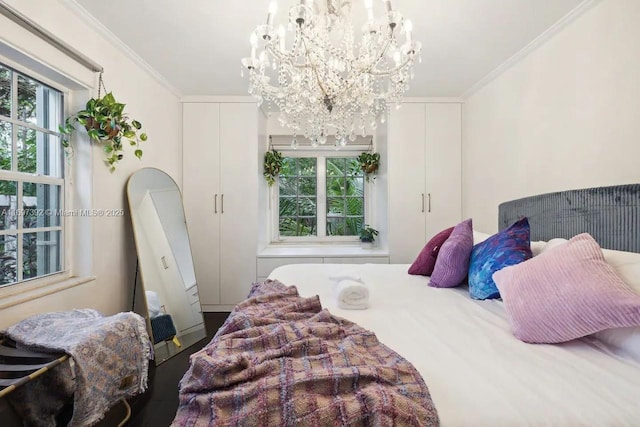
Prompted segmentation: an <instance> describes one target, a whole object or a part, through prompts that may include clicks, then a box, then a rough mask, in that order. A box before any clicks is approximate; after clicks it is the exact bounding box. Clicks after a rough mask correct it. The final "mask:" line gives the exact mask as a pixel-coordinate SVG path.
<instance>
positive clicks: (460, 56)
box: [76, 0, 583, 97]
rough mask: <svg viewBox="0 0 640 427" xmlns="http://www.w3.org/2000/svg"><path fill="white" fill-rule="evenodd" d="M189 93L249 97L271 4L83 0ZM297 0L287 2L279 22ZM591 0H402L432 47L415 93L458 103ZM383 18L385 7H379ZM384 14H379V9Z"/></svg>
mask: <svg viewBox="0 0 640 427" xmlns="http://www.w3.org/2000/svg"><path fill="white" fill-rule="evenodd" d="M76 2H77V3H78V4H79V5H80V6H81V7H83V8H84V9H85V10H86V11H87V12H89V13H90V14H91V15H93V16H94V17H95V18H96V19H98V20H99V21H100V22H101V23H102V24H104V26H106V27H107V28H108V29H109V30H110V31H111V32H113V34H115V35H116V36H117V37H118V38H119V39H120V40H122V41H123V42H124V43H125V44H126V45H128V46H129V47H130V48H131V49H132V50H133V51H134V52H136V53H137V54H138V55H139V56H140V57H141V58H142V59H143V60H144V61H146V62H147V63H148V64H149V65H151V67H153V68H154V69H155V70H157V71H158V72H159V73H160V74H161V75H162V76H163V77H164V78H165V79H166V80H167V81H168V82H169V83H171V84H172V85H173V86H175V87H176V88H178V89H179V90H180V91H181V92H182V94H183V95H247V87H248V81H247V77H246V76H245V78H242V77H241V76H240V69H241V67H240V59H241V58H242V57H246V56H248V55H249V50H250V46H249V35H250V34H251V32H252V31H253V30H254V29H255V27H256V26H257V25H259V24H262V23H264V22H265V20H266V15H267V9H268V6H269V2H270V0H109V1H104V0H76ZM297 2H298V1H296V0H278V9H279V12H278V14H277V15H276V20H275V23H276V24H278V23H280V22H282V21H281V20H283V19H284V17H285V12H284V11H286V10H287V9H288V6H289V5H292V4H295V3H297ZM582 2H583V0H392V4H393V7H394V9H395V10H398V11H400V12H401V13H402V14H403V15H404V16H405V17H406V18H409V19H411V20H412V21H413V24H414V39H415V40H418V41H420V42H421V43H422V46H423V50H422V63H421V64H417V63H416V66H415V67H416V68H415V74H416V76H415V79H414V80H413V82H412V85H411V89H410V91H409V93H408V95H409V96H415V97H423V96H424V97H427V96H429V97H457V96H461V95H462V94H463V93H464V92H466V91H467V90H469V89H470V88H471V87H472V86H473V85H474V84H475V83H477V82H478V81H480V80H481V79H482V78H483V77H485V76H486V75H487V74H488V73H490V72H491V71H492V70H494V69H496V68H497V67H499V66H500V65H501V64H503V63H504V62H505V61H507V60H508V59H509V58H511V57H512V56H513V55H514V54H516V53H517V52H518V51H520V50H521V49H522V48H523V47H524V46H526V45H527V44H528V43H530V42H531V41H532V40H534V39H535V38H536V37H538V36H539V35H541V34H542V33H544V32H545V30H547V29H548V28H549V27H551V26H552V25H553V24H554V23H556V22H558V21H559V20H561V19H562V18H563V17H564V16H565V15H567V14H568V13H569V12H571V11H572V10H573V9H574V8H576V7H577V6H578V5H580V3H582ZM374 4H375V7H376V8H377V9H376V10H378V11H381V10H382V8H383V3H382V1H381V0H375V1H374ZM376 15H379V13H378V12H376Z"/></svg>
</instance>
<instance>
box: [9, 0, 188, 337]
mask: <svg viewBox="0 0 640 427" xmlns="http://www.w3.org/2000/svg"><path fill="white" fill-rule="evenodd" d="M7 3H8V4H9V5H10V6H12V7H13V8H16V9H17V10H18V11H20V12H21V13H22V14H24V15H26V16H27V17H29V18H30V19H32V20H34V21H35V22H36V23H38V24H39V25H41V26H42V27H44V28H45V29H47V30H48V31H50V32H51V33H53V34H55V35H56V36H57V37H59V38H61V39H62V40H64V41H65V42H67V43H69V44H71V45H72V46H74V47H75V48H76V49H78V50H80V51H81V52H82V53H84V54H85V55H86V56H88V57H90V58H91V59H93V60H94V61H96V62H98V63H99V64H101V65H102V66H103V67H104V69H105V74H104V80H105V84H106V87H107V89H108V90H110V91H113V92H114V94H115V96H116V99H117V100H118V101H121V102H124V103H126V105H127V106H126V108H125V111H126V112H128V113H129V114H130V116H131V117H134V118H136V119H138V120H139V121H141V122H142V124H143V130H144V131H145V132H146V133H147V134H148V135H149V141H148V142H146V143H144V146H143V147H142V148H143V150H144V156H143V160H142V161H138V160H137V159H135V158H134V156H133V155H132V151H129V150H127V149H128V148H129V147H125V150H126V151H127V152H126V153H125V159H124V160H123V161H121V162H120V164H119V165H118V168H117V170H116V172H115V173H113V174H111V173H109V171H108V169H107V168H106V167H105V166H104V163H103V156H102V152H101V150H100V147H97V146H94V147H93V149H92V152H91V156H87V158H83V156H76V157H75V158H74V160H73V161H74V162H80V161H90V162H91V163H92V167H93V173H92V174H91V175H90V176H89V178H90V179H80V180H78V181H77V182H76V183H75V184H74V185H75V186H77V187H82V188H83V189H86V190H90V191H86V192H84V194H90V197H91V200H90V204H91V205H92V207H93V208H96V209H118V208H125V212H126V215H125V216H124V217H116V218H104V217H103V218H92V219H91V220H90V221H91V224H90V227H89V232H90V233H91V234H92V236H91V239H90V241H91V242H92V246H93V247H92V248H81V251H83V252H84V253H85V254H91V255H90V256H85V257H84V261H82V264H83V265H76V271H80V272H82V273H84V274H86V273H89V274H92V275H94V276H96V280H95V281H94V282H91V283H88V284H84V285H80V286H77V287H74V288H71V289H68V290H66V291H62V292H59V293H56V294H54V295H49V296H46V297H43V298H39V299H36V300H33V301H30V302H28V303H23V304H20V305H17V306H13V307H9V308H6V309H4V310H2V311H0V328H1V327H4V326H7V325H9V324H11V323H13V322H15V321H18V320H21V319H23V318H24V317H26V316H28V315H30V314H34V313H38V312H43V311H53V310H66V309H71V308H96V309H98V310H100V311H102V312H104V313H105V314H113V313H116V312H119V311H123V310H130V309H131V299H132V292H133V278H134V273H135V266H136V252H135V245H134V240H133V233H132V229H131V221H130V217H129V214H128V210H129V209H128V205H127V201H126V194H125V185H126V181H127V179H128V177H129V176H130V175H131V174H132V173H133V172H134V171H135V170H137V169H139V168H141V167H146V166H153V167H157V168H160V169H162V170H164V171H166V172H167V173H168V174H169V175H171V176H172V177H173V178H174V179H175V180H176V182H177V183H178V185H179V186H181V177H182V110H181V104H180V100H179V98H178V96H177V95H176V94H174V93H173V91H171V90H169V89H168V88H167V86H165V85H163V84H161V83H160V82H159V80H157V79H155V78H153V77H151V75H150V74H149V73H148V72H147V71H145V70H144V69H143V68H142V67H141V66H139V65H138V64H136V63H135V62H134V61H133V60H132V59H131V58H130V57H129V56H127V55H126V54H125V53H124V52H123V51H122V50H121V49H119V48H117V47H116V46H115V45H114V44H113V43H111V42H110V41H108V40H107V39H106V38H105V37H103V36H102V35H101V34H100V33H99V32H98V31H96V30H95V29H94V28H93V27H92V26H91V24H90V23H89V22H88V21H87V20H86V19H85V18H83V17H81V16H80V15H78V14H77V13H74V12H73V11H72V10H71V9H69V8H68V7H67V4H68V2H67V1H64V0H47V1H42V0H8V1H7ZM0 28H2V29H3V30H2V32H0V42H4V43H8V44H10V45H13V46H14V47H16V48H17V49H19V50H21V51H22V52H24V53H26V54H28V55H30V56H32V57H34V58H36V59H39V60H42V61H44V62H46V63H47V64H48V65H49V66H53V67H56V68H58V70H57V71H59V72H61V73H62V74H65V75H68V76H70V77H71V78H72V80H75V81H77V82H80V83H86V82H87V80H88V77H87V76H89V78H91V77H92V76H91V75H90V74H87V71H86V70H82V69H81V68H80V67H79V66H78V65H77V64H74V63H73V61H70V60H68V59H65V57H64V55H63V54H61V53H58V52H57V51H56V50H55V49H53V48H50V47H49V48H47V46H46V45H44V44H43V43H42V42H41V41H39V40H37V39H35V38H34V37H32V36H30V35H29V34H22V33H21V32H20V31H19V30H15V28H14V27H12V24H11V23H10V22H8V21H7V20H5V18H4V17H2V20H0ZM14 30H15V31H14ZM90 93H91V95H93V96H95V95H97V93H96V91H95V90H94V91H92V92H90ZM82 101H83V100H74V103H76V104H77V103H78V102H82ZM85 142H86V140H85ZM74 167H76V166H74ZM87 186H88V187H87ZM91 250H92V252H91ZM78 258H82V256H79V257H78Z"/></svg>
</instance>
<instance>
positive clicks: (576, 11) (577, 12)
mask: <svg viewBox="0 0 640 427" xmlns="http://www.w3.org/2000/svg"><path fill="white" fill-rule="evenodd" d="M601 1H602V0H584V1H583V2H582V3H580V4H579V5H578V6H576V7H575V8H573V9H572V10H571V12H569V13H567V14H566V15H565V16H563V17H562V18H561V19H560V20H559V21H557V22H556V23H555V24H553V25H552V26H551V27H549V28H548V29H547V30H546V31H545V32H543V33H542V34H540V35H539V36H538V37H536V38H535V39H533V40H532V41H531V42H529V43H528V44H527V45H526V46H525V47H523V48H522V49H520V50H519V51H518V52H517V53H516V54H515V55H513V56H512V57H511V58H509V59H507V60H506V61H505V62H503V63H502V64H501V65H499V66H498V67H497V68H495V69H494V70H493V71H491V72H490V73H489V74H487V75H486V76H484V77H483V78H481V79H480V80H478V81H477V82H476V83H474V85H473V86H471V87H470V88H469V89H467V90H466V91H465V92H464V93H463V94H462V95H461V96H460V97H461V98H462V99H468V98H469V97H470V96H472V95H473V94H475V93H476V92H478V91H479V90H480V89H482V88H483V87H485V86H486V85H488V84H489V83H491V82H492V81H493V80H495V79H496V78H497V77H498V76H500V75H502V74H503V73H505V72H506V71H507V70H509V69H510V68H511V67H513V66H514V65H516V64H517V63H518V62H520V61H522V60H523V59H524V58H526V57H527V56H528V55H529V54H530V53H531V52H533V51H534V50H536V49H538V48H539V47H540V46H542V45H544V44H545V43H546V42H547V41H549V40H550V39H551V38H552V37H553V36H555V35H556V34H558V33H559V32H560V31H562V30H563V29H564V28H566V27H567V26H568V25H569V24H571V23H572V22H573V21H575V20H576V19H577V18H579V17H580V16H582V15H583V14H584V13H585V12H587V11H588V10H589V9H591V8H592V7H594V6H595V5H597V4H598V3H600V2H601Z"/></svg>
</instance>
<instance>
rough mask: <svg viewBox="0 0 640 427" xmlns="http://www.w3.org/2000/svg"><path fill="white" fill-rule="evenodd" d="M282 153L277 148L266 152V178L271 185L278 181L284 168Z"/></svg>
mask: <svg viewBox="0 0 640 427" xmlns="http://www.w3.org/2000/svg"><path fill="white" fill-rule="evenodd" d="M282 162H283V160H282V153H280V152H279V151H276V150H271V151H267V152H266V153H264V178H265V179H266V180H267V184H269V187H271V186H272V185H273V184H275V182H276V178H278V174H279V173H280V169H282Z"/></svg>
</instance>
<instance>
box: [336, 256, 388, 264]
mask: <svg viewBox="0 0 640 427" xmlns="http://www.w3.org/2000/svg"><path fill="white" fill-rule="evenodd" d="M324 263H325V264H389V257H388V256H375V257H349V258H346V257H339V258H338V257H332V258H325V259H324Z"/></svg>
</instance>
